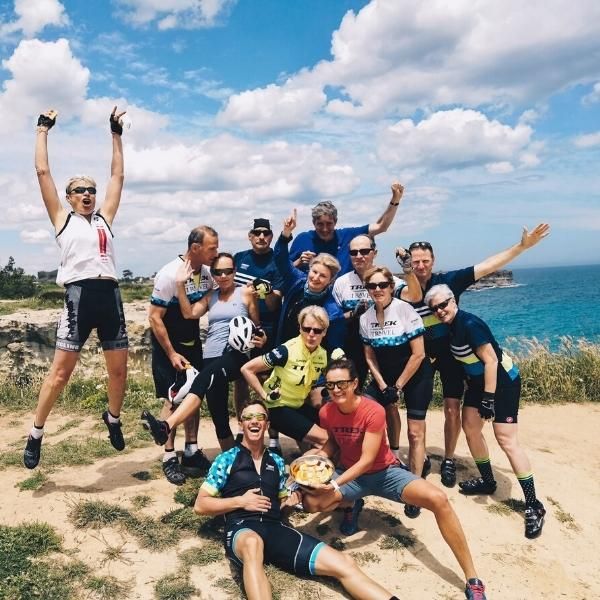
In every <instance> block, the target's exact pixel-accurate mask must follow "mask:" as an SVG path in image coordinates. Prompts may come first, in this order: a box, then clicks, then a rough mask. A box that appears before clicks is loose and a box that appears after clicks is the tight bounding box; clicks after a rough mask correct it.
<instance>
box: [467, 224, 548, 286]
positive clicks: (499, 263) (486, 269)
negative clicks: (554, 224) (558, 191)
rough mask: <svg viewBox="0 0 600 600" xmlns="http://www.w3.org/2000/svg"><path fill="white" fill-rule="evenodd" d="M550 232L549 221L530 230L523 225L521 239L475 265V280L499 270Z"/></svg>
mask: <svg viewBox="0 0 600 600" xmlns="http://www.w3.org/2000/svg"><path fill="white" fill-rule="evenodd" d="M549 233H550V225H548V223H540V224H539V225H538V226H537V227H535V228H534V229H533V230H532V231H528V230H527V227H523V235H522V236H521V241H520V242H519V243H518V244H515V245H514V246H511V247H510V248H507V249H506V250H503V251H502V252H498V254H494V256H490V257H489V258H486V259H485V260H484V261H482V262H480V263H478V264H476V265H475V281H477V280H478V279H481V278H482V277H485V276H486V275H489V274H490V273H493V272H494V271H497V270H498V269H500V268H502V267H503V266H504V265H506V264H508V263H509V262H510V261H511V260H514V259H515V258H516V257H517V256H519V254H521V253H522V252H525V250H529V248H532V247H533V246H535V245H536V244H537V243H539V242H540V241H541V240H543V239H544V238H545V237H546V236H547V235H548V234H549Z"/></svg>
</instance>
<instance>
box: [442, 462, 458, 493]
mask: <svg viewBox="0 0 600 600" xmlns="http://www.w3.org/2000/svg"><path fill="white" fill-rule="evenodd" d="M440 473H441V475H442V485H445V486H446V487H448V488H451V487H454V486H455V485H456V461H455V460H454V459H453V458H445V459H444V460H443V461H442V466H441V467H440Z"/></svg>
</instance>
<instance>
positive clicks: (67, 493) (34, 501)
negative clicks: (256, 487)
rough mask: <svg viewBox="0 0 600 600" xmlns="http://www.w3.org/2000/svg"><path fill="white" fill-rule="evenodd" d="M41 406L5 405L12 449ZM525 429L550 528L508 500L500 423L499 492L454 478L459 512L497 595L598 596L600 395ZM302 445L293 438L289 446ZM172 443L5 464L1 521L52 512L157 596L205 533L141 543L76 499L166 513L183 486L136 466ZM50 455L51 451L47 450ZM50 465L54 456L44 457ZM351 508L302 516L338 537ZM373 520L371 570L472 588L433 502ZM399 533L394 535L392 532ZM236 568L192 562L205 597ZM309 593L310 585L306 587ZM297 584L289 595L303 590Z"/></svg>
mask: <svg viewBox="0 0 600 600" xmlns="http://www.w3.org/2000/svg"><path fill="white" fill-rule="evenodd" d="M29 420H30V417H29V416H28V415H23V416H18V417H15V416H7V415H4V416H3V417H0V428H1V430H2V432H3V436H2V441H1V442H0V451H5V450H8V449H14V448H15V447H19V448H20V447H21V446H20V443H21V440H22V439H23V435H24V433H25V431H26V430H27V428H28V424H29ZM68 420H69V417H67V416H64V415H63V416H61V415H52V416H51V417H50V419H49V422H48V426H47V432H48V433H50V434H51V433H52V432H55V431H56V430H57V429H58V428H59V427H60V426H61V425H63V424H64V423H65V422H66V421H68ZM520 423H521V424H520V427H521V440H522V443H523V444H524V445H525V446H526V447H527V448H528V451H529V456H530V459H531V461H532V464H533V466H534V471H535V475H536V483H537V487H538V492H539V496H540V497H541V499H542V500H543V501H544V503H545V504H546V507H547V509H548V516H547V520H546V526H545V529H544V533H543V535H542V537H541V538H539V539H538V540H533V541H529V540H526V539H525V538H524V536H523V519H522V515H520V514H517V513H514V512H512V511H510V510H506V508H505V506H504V505H503V504H501V501H502V500H507V499H508V498H511V497H512V498H516V499H521V498H522V495H521V491H520V488H519V486H518V484H517V482H516V479H515V477H514V476H513V475H512V473H511V471H510V469H509V465H508V462H507V461H506V459H505V458H504V456H503V455H502V454H501V452H500V451H499V449H498V447H497V445H496V444H495V443H492V436H491V428H490V427H489V426H488V428H486V436H487V439H488V442H490V447H491V450H492V460H493V463H494V465H495V467H496V472H497V475H498V483H499V488H498V491H497V492H496V494H495V496H494V497H493V498H475V499H474V498H467V497H463V496H461V495H460V494H458V492H457V488H455V489H452V490H448V494H449V496H450V499H451V502H452V504H453V506H454V507H455V509H456V511H457V512H458V514H459V517H460V519H461V521H462V523H463V527H464V529H465V531H466V533H467V537H468V540H469V543H470V545H471V549H472V551H473V554H474V557H475V562H476V566H477V568H478V571H479V573H480V575H481V578H482V579H484V581H485V582H486V585H487V594H488V599H496V600H499V599H503V600H505V599H510V600H520V599H538V598H547V599H551V600H556V599H558V598H563V597H564V598H570V599H578V600H583V599H586V600H588V599H592V598H598V597H600V583H599V582H600V579H599V578H598V573H599V572H600V511H598V506H599V504H600V486H598V480H597V477H598V473H599V472H600V436H598V433H597V432H598V431H599V430H600V406H597V405H584V406H558V407H552V408H548V407H545V408H544V407H537V406H534V407H528V408H526V409H524V410H523V411H522V414H521V415H520ZM441 426H442V414H441V413H440V412H438V411H436V412H433V413H432V414H431V416H430V418H429V423H428V449H429V452H430V454H431V455H432V457H433V458H434V468H433V471H434V472H433V474H432V475H430V477H429V479H430V481H432V482H433V483H435V484H437V485H439V474H438V473H439V459H436V457H439V455H440V454H441V451H442V450H441V441H442V437H441V436H442V433H441ZM74 435H78V436H82V437H89V436H97V437H103V436H104V435H105V434H104V432H102V431H100V430H99V429H97V428H96V424H95V423H94V422H93V421H92V420H87V419H86V420H83V422H82V423H81V424H79V425H77V426H75V427H73V428H71V429H69V430H68V431H64V432H62V433H61V434H60V435H57V436H48V438H47V443H48V444H50V443H55V442H56V441H58V440H60V439H62V438H64V437H67V436H74ZM201 438H202V439H203V440H204V445H205V448H206V451H207V454H208V455H209V456H210V457H213V456H214V455H215V454H216V452H217V451H216V444H215V437H214V434H213V432H212V430H211V429H210V428H209V427H208V425H207V424H205V425H203V431H202V436H201ZM287 448H288V450H289V451H291V450H292V445H291V444H289V445H288V446H287ZM458 456H459V457H460V458H461V461H460V462H461V463H462V465H464V468H462V469H461V470H460V471H459V477H461V476H465V475H472V474H474V468H473V466H472V463H471V461H470V460H469V459H468V451H467V447H466V444H465V441H464V438H461V440H460V445H459V451H458ZM159 457H160V450H159V449H157V448H156V447H154V446H152V447H150V446H149V447H147V448H141V449H137V450H134V451H132V452H130V453H128V454H125V455H122V456H119V455H117V454H116V453H115V455H114V456H113V457H110V458H106V459H103V460H99V461H97V462H96V463H95V464H93V465H91V466H82V467H75V468H61V469H59V470H57V471H55V472H53V473H48V474H47V475H48V481H47V482H46V483H45V485H44V486H43V487H42V488H41V489H40V490H38V491H33V492H32V491H20V490H19V489H18V488H17V487H15V486H16V484H18V483H19V482H21V481H23V480H24V479H26V478H27V477H29V476H30V475H31V473H30V472H27V471H26V470H25V469H24V468H7V469H5V470H3V471H0V489H2V502H1V504H0V523H3V524H7V525H15V524H18V523H21V522H24V521H33V520H40V521H45V522H48V523H50V524H51V525H52V526H53V527H55V528H56V529H57V530H58V531H60V533H61V534H62V535H63V536H64V543H65V547H66V548H68V549H71V550H74V551H76V552H75V554H74V556H76V558H78V559H80V560H83V561H84V562H86V563H87V564H88V565H91V566H93V567H94V569H95V570H96V571H97V572H98V574H110V575H113V576H116V577H118V578H119V579H124V580H125V579H129V580H133V581H134V586H133V591H132V593H131V594H130V596H129V597H130V598H135V599H140V600H150V599H151V598H153V597H154V593H153V586H154V582H155V581H156V580H157V579H158V578H160V577H161V576H163V575H165V574H167V573H174V572H176V571H177V556H176V554H177V551H181V550H182V549H183V548H187V547H191V546H194V545H196V546H198V545H200V543H199V540H198V539H197V538H193V537H188V538H184V539H183V540H182V541H181V542H179V544H178V545H177V546H176V547H173V548H172V550H169V551H161V552H156V553H153V552H149V551H147V550H144V549H141V548H140V547H139V546H138V545H137V543H136V541H135V539H134V538H131V537H127V536H126V534H123V533H122V532H120V531H119V530H118V529H115V528H112V527H107V528H104V529H101V530H96V531H91V530H78V529H76V528H75V527H74V526H73V525H72V524H71V522H70V521H69V519H68V512H69V509H70V506H72V504H73V503H75V502H77V501H78V500H80V499H82V498H83V499H95V500H97V499H102V500H105V501H107V502H111V503H117V504H120V505H122V506H124V507H130V506H131V499H132V498H133V497H134V496H136V495H141V494H143V495H148V496H150V497H151V498H152V502H151V503H150V504H149V506H147V507H146V508H144V509H142V512H143V513H144V514H146V515H151V516H158V515H161V514H164V513H165V512H167V511H169V510H170V509H173V508H177V507H178V506H179V505H177V504H176V503H175V502H174V500H173V493H174V491H175V488H174V487H173V486H171V485H170V484H169V483H168V482H167V481H165V480H164V479H163V478H162V477H161V478H160V479H156V480H150V481H139V480H138V479H135V478H134V477H132V474H133V473H135V472H138V471H143V470H148V469H151V468H152V467H153V466H154V467H155V466H156V461H157V460H158V459H159ZM42 461H43V457H42ZM42 469H43V463H42ZM386 514H392V515H394V516H396V517H397V518H398V519H399V520H400V521H401V524H400V525H397V526H393V525H392V524H390V522H389V519H388V520H387V521H386V520H384V518H383V517H385V515H386ZM339 518H340V515H339V514H334V515H332V516H329V515H325V516H323V515H310V516H308V517H306V518H305V519H302V517H301V518H300V520H303V523H302V525H301V528H303V529H305V530H306V531H308V532H310V533H313V534H315V531H316V527H317V526H320V527H319V530H320V531H321V532H325V533H324V534H323V535H322V536H321V537H322V538H324V539H325V540H326V541H331V539H332V538H334V537H337V533H336V532H337V523H338V521H339ZM361 527H362V531H360V532H359V533H357V534H356V535H354V536H352V537H351V538H346V539H345V540H344V541H345V543H346V549H347V550H348V551H353V552H356V551H358V552H366V551H370V552H372V553H373V554H374V555H376V558H377V557H378V558H379V559H380V562H374V560H376V558H375V559H373V557H371V561H370V562H368V563H367V564H365V566H364V568H365V570H366V571H367V572H368V573H369V574H370V575H371V576H373V577H375V578H376V579H377V580H378V581H380V582H381V583H382V584H383V585H384V586H386V587H387V588H388V589H389V590H390V591H393V592H394V593H396V594H397V595H398V596H399V597H400V598H404V599H407V598H411V599H417V600H420V599H436V598H440V599H450V598H452V599H454V598H456V599H458V598H463V597H464V596H463V593H462V589H463V585H464V584H463V581H462V575H461V574H460V571H459V569H458V565H457V564H456V562H455V560H454V558H453V556H452V554H451V553H450V551H449V549H448V548H447V546H446V545H445V544H444V542H443V540H442V539H441V536H440V534H439V532H438V530H437V528H436V526H435V521H434V519H433V517H432V516H431V515H430V514H425V513H423V514H422V515H421V516H420V517H419V518H418V519H416V520H409V519H407V518H406V517H405V516H404V514H403V511H402V507H401V506H400V505H395V504H393V503H391V502H387V501H381V500H377V499H368V500H367V504H366V508H365V510H364V512H363V515H362V517H361ZM390 534H396V535H398V534H401V535H404V536H409V537H410V538H414V539H415V540H416V542H415V544H414V545H413V546H412V547H410V548H404V547H402V548H400V549H398V550H394V549H382V548H381V547H380V544H381V543H382V541H383V540H384V538H385V536H388V535H390ZM385 539H386V540H387V541H388V542H390V538H385ZM107 545H113V546H114V545H123V552H124V555H123V556H125V557H126V559H127V560H126V561H125V562H123V561H104V562H103V557H104V554H103V550H105V549H106V547H107ZM229 576H230V569H229V566H228V564H227V562H226V561H225V560H224V559H223V560H221V561H220V562H217V563H213V564H210V565H207V566H205V567H194V568H193V569H192V583H193V584H194V585H195V586H196V587H197V588H198V589H199V590H201V595H198V596H197V597H198V598H200V597H202V598H214V599H220V598H225V597H227V595H226V593H225V592H224V591H223V590H222V589H219V588H218V587H215V582H216V581H217V580H218V579H219V578H221V577H229ZM319 589H320V597H323V598H341V597H342V596H341V595H340V594H339V593H338V592H337V591H336V590H334V589H332V588H331V587H330V586H325V585H320V586H319ZM301 593H302V595H304V596H306V594H305V593H303V592H301ZM296 595H297V592H293V591H289V593H288V594H284V595H283V597H288V598H293V597H295V596H296Z"/></svg>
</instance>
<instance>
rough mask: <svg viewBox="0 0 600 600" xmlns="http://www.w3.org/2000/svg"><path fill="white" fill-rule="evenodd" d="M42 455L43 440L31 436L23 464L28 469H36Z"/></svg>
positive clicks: (24, 453)
mask: <svg viewBox="0 0 600 600" xmlns="http://www.w3.org/2000/svg"><path fill="white" fill-rule="evenodd" d="M41 453H42V438H37V439H36V438H34V437H31V436H29V437H28V438H27V444H26V445H25V452H23V463H24V464H25V466H26V467H27V468H28V469H35V468H36V467H37V466H38V463H39V462H40V454H41Z"/></svg>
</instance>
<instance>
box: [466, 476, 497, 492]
mask: <svg viewBox="0 0 600 600" xmlns="http://www.w3.org/2000/svg"><path fill="white" fill-rule="evenodd" d="M458 487H459V488H460V493H461V494H464V495H465V496H474V495H477V494H493V493H494V492H495V491H496V482H495V481H492V482H491V483H489V482H487V481H484V480H483V479H482V478H481V477H475V478H474V479H467V481H461V482H459V484H458Z"/></svg>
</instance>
